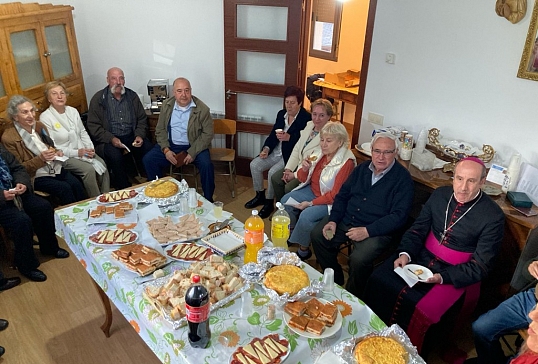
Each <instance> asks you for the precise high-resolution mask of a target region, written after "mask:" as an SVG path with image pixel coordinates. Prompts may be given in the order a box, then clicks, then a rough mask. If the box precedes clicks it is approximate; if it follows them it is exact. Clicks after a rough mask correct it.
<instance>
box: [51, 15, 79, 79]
mask: <svg viewBox="0 0 538 364" xmlns="http://www.w3.org/2000/svg"><path fill="white" fill-rule="evenodd" d="M45 38H46V40H47V48H48V49H47V51H46V53H45V54H46V55H47V56H48V57H49V61H50V64H51V67H52V78H53V79H55V80H57V79H59V78H61V77H65V76H67V75H70V74H72V73H73V65H72V64H71V54H70V53H69V46H68V43H67V35H66V33H65V25H64V24H57V25H50V26H46V27H45Z"/></svg>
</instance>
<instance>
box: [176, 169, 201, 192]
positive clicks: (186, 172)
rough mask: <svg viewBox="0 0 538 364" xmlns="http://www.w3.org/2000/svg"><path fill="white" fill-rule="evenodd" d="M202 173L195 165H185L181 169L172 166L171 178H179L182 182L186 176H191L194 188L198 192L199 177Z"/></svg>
mask: <svg viewBox="0 0 538 364" xmlns="http://www.w3.org/2000/svg"><path fill="white" fill-rule="evenodd" d="M199 174H200V172H198V168H196V166H195V165H194V164H192V163H191V164H185V165H182V166H181V167H176V166H173V165H170V176H172V177H173V176H179V178H178V179H179V180H180V181H181V180H182V179H183V177H184V176H190V177H193V178H194V188H196V190H197V191H198V175H199Z"/></svg>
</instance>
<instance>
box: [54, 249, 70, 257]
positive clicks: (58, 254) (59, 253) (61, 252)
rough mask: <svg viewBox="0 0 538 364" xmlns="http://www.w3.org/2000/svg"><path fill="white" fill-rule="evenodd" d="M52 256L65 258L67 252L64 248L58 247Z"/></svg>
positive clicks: (67, 254) (67, 255)
mask: <svg viewBox="0 0 538 364" xmlns="http://www.w3.org/2000/svg"><path fill="white" fill-rule="evenodd" d="M54 257H55V258H58V259H65V258H68V257H69V252H68V251H67V250H65V249H62V248H58V251H57V252H56V254H54Z"/></svg>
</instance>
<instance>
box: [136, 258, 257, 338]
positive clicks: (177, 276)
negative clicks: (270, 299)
mask: <svg viewBox="0 0 538 364" xmlns="http://www.w3.org/2000/svg"><path fill="white" fill-rule="evenodd" d="M238 271H239V267H238V266H237V265H236V264H233V263H231V262H229V261H224V259H223V258H222V257H220V256H218V255H212V256H211V257H210V258H209V259H208V260H205V261H203V262H193V263H192V264H190V265H188V266H186V267H185V268H184V269H179V270H175V271H174V273H173V274H171V275H169V276H166V277H162V278H159V279H156V280H155V281H152V282H148V283H146V284H145V286H144V290H143V295H144V297H145V298H146V299H147V300H148V301H149V302H150V303H151V304H152V306H153V307H155V308H156V309H157V311H158V312H160V313H161V315H162V316H163V317H164V318H165V319H166V320H167V321H169V322H170V323H172V324H173V325H174V328H179V327H181V326H182V325H184V324H186V318H185V315H186V308H185V293H186V291H187V289H188V288H189V287H190V286H191V276H192V275H193V274H198V275H199V276H200V283H201V284H203V285H204V286H206V287H207V288H208V290H209V296H210V299H209V301H210V304H211V308H210V311H211V312H213V311H214V310H216V309H218V308H220V307H221V306H223V305H225V304H227V303H229V302H230V301H232V300H234V299H236V298H237V297H239V296H240V295H241V294H242V293H243V292H244V291H245V290H247V289H248V288H249V287H250V285H245V281H244V280H243V278H241V277H240V276H239V274H238Z"/></svg>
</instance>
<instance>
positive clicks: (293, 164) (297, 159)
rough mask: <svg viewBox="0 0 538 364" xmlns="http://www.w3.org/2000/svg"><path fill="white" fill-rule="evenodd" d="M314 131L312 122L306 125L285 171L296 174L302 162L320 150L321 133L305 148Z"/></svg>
mask: <svg viewBox="0 0 538 364" xmlns="http://www.w3.org/2000/svg"><path fill="white" fill-rule="evenodd" d="M313 129H314V123H313V122H312V121H309V122H308V123H306V126H305V127H304V129H303V130H301V136H300V137H299V140H298V141H297V143H296V144H295V146H294V147H293V150H292V151H291V155H290V159H288V163H286V166H285V167H284V169H289V170H290V171H292V172H295V170H296V169H297V167H298V166H299V165H300V164H301V162H302V161H303V160H304V159H305V157H306V156H307V155H311V154H314V153H313V152H314V151H315V150H316V149H319V133H318V135H316V136H315V137H314V138H312V140H311V141H310V143H308V145H307V146H306V147H305V146H304V145H305V143H306V141H307V140H308V137H309V136H310V132H311V131H312V130H313ZM303 147H304V149H303ZM295 177H297V174H296V175H295Z"/></svg>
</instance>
